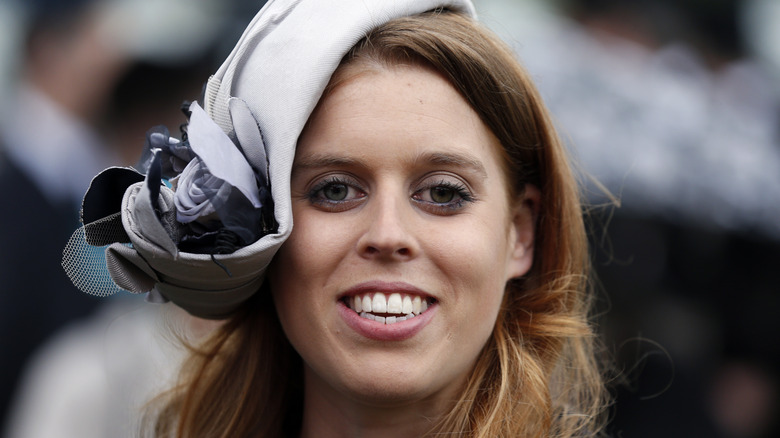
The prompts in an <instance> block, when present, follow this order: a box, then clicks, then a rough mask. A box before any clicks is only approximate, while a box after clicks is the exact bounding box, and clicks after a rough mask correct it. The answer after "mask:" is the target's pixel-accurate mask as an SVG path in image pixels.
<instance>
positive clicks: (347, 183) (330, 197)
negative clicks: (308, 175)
mask: <svg viewBox="0 0 780 438" xmlns="http://www.w3.org/2000/svg"><path fill="white" fill-rule="evenodd" d="M365 196H366V194H365V192H364V191H363V190H361V189H360V188H359V186H358V184H357V183H356V182H354V181H351V180H349V179H346V178H344V177H342V176H341V175H338V176H331V177H329V178H327V179H324V180H322V181H320V182H318V183H317V184H315V185H314V187H313V188H312V189H311V190H309V193H308V194H307V195H306V197H307V198H308V199H309V202H311V203H312V204H315V205H318V206H320V207H322V208H325V209H329V210H335V211H341V210H345V209H348V208H349V207H351V205H352V203H353V202H355V201H359V200H360V199H362V198H364V197H365Z"/></svg>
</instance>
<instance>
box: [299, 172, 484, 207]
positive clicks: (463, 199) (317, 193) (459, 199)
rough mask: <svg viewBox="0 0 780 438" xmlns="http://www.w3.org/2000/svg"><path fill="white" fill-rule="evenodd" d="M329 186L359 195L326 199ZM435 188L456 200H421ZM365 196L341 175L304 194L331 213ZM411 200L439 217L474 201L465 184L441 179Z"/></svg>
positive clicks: (312, 202) (357, 187)
mask: <svg viewBox="0 0 780 438" xmlns="http://www.w3.org/2000/svg"><path fill="white" fill-rule="evenodd" d="M331 185H343V186H346V187H347V190H355V191H357V192H358V193H359V194H358V196H355V197H352V198H348V199H345V200H332V199H328V198H326V197H325V195H324V193H323V190H325V189H326V188H327V187H328V186H331ZM435 188H444V189H447V190H452V191H453V192H454V194H455V195H456V199H453V200H452V201H449V202H447V203H437V202H435V201H427V200H424V199H422V194H423V193H425V192H426V191H429V190H432V189H435ZM347 196H349V192H348V193H347ZM365 196H366V194H365V190H363V189H362V188H361V187H360V185H359V184H358V183H357V182H356V181H355V180H354V179H352V178H345V177H343V176H341V175H334V176H330V177H328V178H326V179H323V180H322V181H320V182H318V183H317V184H315V185H314V187H312V188H311V189H310V190H309V191H308V192H307V193H306V199H308V200H309V202H310V203H311V204H312V205H317V206H320V207H322V208H325V209H328V210H329V211H333V212H341V211H345V210H349V209H350V208H352V206H353V205H354V203H355V202H359V201H360V200H361V199H362V198H364V197H365ZM412 199H413V200H414V201H415V202H417V203H418V204H422V205H423V206H424V208H426V209H429V210H433V211H432V212H433V213H434V214H440V215H448V214H453V213H455V212H457V211H458V210H460V209H461V208H463V207H464V206H465V204H470V203H473V202H475V201H476V199H475V197H474V195H473V194H472V193H471V191H470V190H469V189H468V187H467V186H466V185H465V184H463V183H456V182H453V181H448V180H444V179H441V180H439V181H437V182H435V183H431V184H426V185H425V187H422V188H421V189H419V190H417V191H415V192H414V193H413V194H412Z"/></svg>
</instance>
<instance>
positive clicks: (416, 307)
mask: <svg viewBox="0 0 780 438" xmlns="http://www.w3.org/2000/svg"><path fill="white" fill-rule="evenodd" d="M412 313H414V314H415V315H419V314H420V313H422V299H420V297H414V299H412Z"/></svg>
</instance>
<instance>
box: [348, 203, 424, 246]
mask: <svg viewBox="0 0 780 438" xmlns="http://www.w3.org/2000/svg"><path fill="white" fill-rule="evenodd" d="M372 201H374V202H372V205H371V206H370V207H369V206H367V207H369V208H367V209H366V210H365V213H366V215H365V217H364V218H363V219H364V221H365V229H364V232H363V233H362V235H361V236H360V239H359V240H358V243H357V250H358V253H359V254H360V256H361V257H363V258H367V259H375V260H384V261H406V260H410V259H412V258H414V257H415V256H416V255H417V253H418V251H419V245H418V242H417V240H416V237H415V236H416V233H415V232H414V224H413V218H414V212H413V211H411V210H412V209H411V206H410V205H409V201H408V199H405V198H403V197H400V196H399V197H391V196H384V197H381V198H378V197H375V198H374V199H372Z"/></svg>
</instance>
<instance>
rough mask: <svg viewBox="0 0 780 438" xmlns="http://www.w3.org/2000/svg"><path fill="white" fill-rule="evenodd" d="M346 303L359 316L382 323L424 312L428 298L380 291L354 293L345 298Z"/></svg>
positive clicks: (399, 320)
mask: <svg viewBox="0 0 780 438" xmlns="http://www.w3.org/2000/svg"><path fill="white" fill-rule="evenodd" d="M345 304H347V305H348V306H349V307H350V308H351V309H352V310H354V311H355V313H357V314H359V315H360V317H361V318H366V319H370V320H373V321H377V322H381V323H383V324H395V323H396V322H402V321H406V320H408V319H411V318H414V317H415V316H417V315H419V314H421V313H423V312H425V311H426V310H427V309H428V300H427V299H424V298H422V297H420V296H415V297H412V296H411V295H405V294H403V295H402V294H400V293H397V292H395V293H391V294H390V295H389V296H387V295H385V294H384V293H381V292H375V293H373V294H371V293H367V294H365V295H355V296H354V297H352V298H349V299H346V300H345ZM376 314H394V315H393V316H378V315H376Z"/></svg>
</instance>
